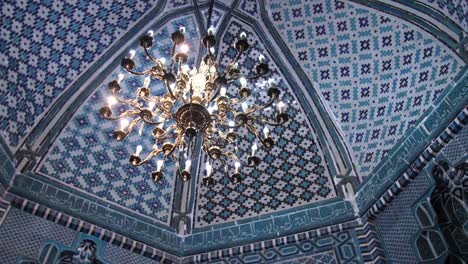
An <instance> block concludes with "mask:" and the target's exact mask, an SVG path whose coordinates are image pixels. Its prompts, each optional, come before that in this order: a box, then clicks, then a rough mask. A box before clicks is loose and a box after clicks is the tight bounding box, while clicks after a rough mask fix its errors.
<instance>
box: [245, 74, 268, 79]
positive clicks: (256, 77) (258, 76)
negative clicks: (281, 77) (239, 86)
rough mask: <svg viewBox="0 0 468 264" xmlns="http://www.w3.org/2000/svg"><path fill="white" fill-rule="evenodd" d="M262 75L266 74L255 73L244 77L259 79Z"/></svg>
mask: <svg viewBox="0 0 468 264" xmlns="http://www.w3.org/2000/svg"><path fill="white" fill-rule="evenodd" d="M263 76H266V73H264V74H257V73H255V74H254V75H252V76H250V77H246V79H247V80H257V79H259V78H260V77H263Z"/></svg>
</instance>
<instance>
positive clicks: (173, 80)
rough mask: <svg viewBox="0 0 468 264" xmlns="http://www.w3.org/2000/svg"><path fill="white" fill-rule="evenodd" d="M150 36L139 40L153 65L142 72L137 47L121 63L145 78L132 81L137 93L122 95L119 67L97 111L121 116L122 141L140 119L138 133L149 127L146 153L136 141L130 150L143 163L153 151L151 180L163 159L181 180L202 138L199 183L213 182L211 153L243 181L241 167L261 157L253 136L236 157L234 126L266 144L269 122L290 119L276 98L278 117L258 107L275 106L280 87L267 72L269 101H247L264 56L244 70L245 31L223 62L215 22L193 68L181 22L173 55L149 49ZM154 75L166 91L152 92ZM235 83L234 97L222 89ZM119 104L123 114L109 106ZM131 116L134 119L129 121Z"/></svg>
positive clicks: (158, 172)
mask: <svg viewBox="0 0 468 264" xmlns="http://www.w3.org/2000/svg"><path fill="white" fill-rule="evenodd" d="M153 35H154V33H153V32H152V31H149V32H148V33H147V34H146V35H145V36H143V37H141V38H140V40H139V44H140V46H141V48H142V50H144V52H145V57H146V59H148V60H150V61H151V63H152V67H151V68H149V69H146V70H144V71H137V70H136V68H137V67H136V62H135V60H134V56H135V54H136V52H135V51H134V50H131V51H130V52H129V54H128V56H127V57H125V58H123V59H122V62H121V66H122V67H123V68H124V69H125V70H126V72H128V73H129V74H130V75H133V76H141V77H142V78H144V81H143V86H142V87H129V88H130V89H133V90H135V91H136V95H135V97H134V98H130V99H124V98H121V97H120V96H119V93H120V91H121V85H120V84H121V81H122V80H123V79H124V75H123V74H119V75H118V78H117V79H116V80H113V81H111V82H110V83H109V84H108V88H109V91H110V93H111V96H109V97H108V98H107V105H106V106H105V107H102V108H101V109H100V114H101V115H102V117H104V118H105V119H109V120H120V128H119V129H117V130H115V131H114V132H113V138H115V139H116V140H117V141H122V140H124V139H125V138H126V137H127V136H128V135H129V134H130V133H131V132H132V131H133V130H134V128H135V127H136V126H138V125H139V124H140V129H139V134H140V136H141V135H142V134H141V133H142V129H143V127H145V128H150V133H151V134H152V137H154V145H153V146H151V147H149V149H150V150H149V154H147V156H146V157H144V158H143V157H142V156H141V153H142V150H143V147H142V146H141V145H138V146H137V147H136V151H135V152H134V153H133V154H132V155H131V156H130V163H131V164H132V165H134V166H140V165H142V164H145V163H147V162H148V161H150V160H151V159H153V158H154V159H156V160H157V161H156V168H155V170H154V171H153V172H152V173H151V176H152V178H153V180H154V181H158V180H160V179H161V178H162V177H163V172H162V171H163V167H164V164H165V162H167V161H168V160H172V162H175V165H176V171H177V173H178V175H179V176H180V177H181V179H182V180H183V181H184V182H186V181H188V180H189V179H190V178H191V166H192V160H193V158H194V154H195V152H196V145H197V144H196V142H197V140H201V141H199V142H201V149H202V151H204V152H205V153H206V154H207V156H208V161H207V162H206V175H204V176H203V178H202V183H203V184H204V185H212V184H213V183H214V180H213V178H212V175H211V174H212V166H213V162H215V161H216V160H219V161H220V162H221V164H222V166H223V167H224V172H225V175H226V176H227V177H229V178H230V180H231V181H232V182H233V183H238V182H240V181H241V180H242V178H243V177H242V176H241V174H240V167H241V166H245V167H255V166H256V165H258V164H259V162H260V159H259V157H257V156H256V152H257V144H256V143H254V144H253V145H251V152H250V155H249V156H248V157H247V160H246V161H242V160H241V159H240V158H239V155H238V153H236V152H237V151H236V150H237V148H236V147H235V144H236V140H237V139H238V138H239V133H238V129H240V128H241V127H245V128H247V130H248V131H249V132H250V133H252V134H253V135H255V137H256V138H257V139H258V141H259V142H260V143H261V144H262V145H263V146H265V147H266V148H271V147H272V146H273V145H274V141H273V139H272V138H271V136H270V131H269V126H279V125H282V124H284V123H285V122H287V121H288V115H287V114H286V113H285V104H284V103H283V102H281V101H279V102H278V103H276V106H277V113H276V120H274V121H270V120H267V119H266V118H265V117H263V116H262V115H261V114H260V112H261V111H263V110H265V109H266V108H270V107H272V106H273V105H274V102H275V101H277V100H278V98H279V95H280V90H279V89H278V87H277V86H276V85H275V84H274V82H273V80H271V79H270V80H269V81H268V84H269V88H268V91H267V95H268V97H269V100H268V102H267V103H266V104H264V105H257V104H254V105H250V106H249V105H248V103H247V98H248V97H249V96H251V94H252V89H251V88H250V86H249V81H255V80H257V79H259V78H261V77H264V76H265V75H266V74H267V73H268V72H269V67H268V64H267V63H266V62H265V57H264V56H263V55H260V56H259V58H258V61H259V63H258V64H257V65H256V67H255V69H254V71H253V72H254V73H253V74H252V75H251V76H247V75H246V76H244V75H242V74H241V71H240V70H239V68H238V60H239V59H240V57H241V56H242V55H243V54H245V52H246V51H247V50H248V49H249V43H248V40H247V35H246V33H245V32H242V33H241V34H240V36H239V39H238V40H237V41H236V42H235V44H234V47H235V49H236V50H237V54H236V56H235V58H234V59H233V61H232V62H231V63H229V64H228V65H227V67H225V68H222V67H220V65H218V63H217V62H216V54H215V49H214V46H215V44H216V38H215V35H214V28H213V27H210V28H209V29H208V30H207V34H206V35H205V36H204V37H203V38H202V40H201V42H202V44H203V47H204V48H205V49H206V55H205V56H204V57H203V59H202V60H201V61H200V63H199V64H198V67H193V68H192V69H190V67H189V66H188V65H187V64H186V63H187V59H188V55H187V53H188V51H189V46H188V45H187V43H186V42H185V28H184V27H180V29H179V30H178V31H176V32H174V33H172V35H171V40H172V43H173V45H172V50H171V54H170V61H165V59H164V58H155V57H154V56H153V55H151V51H150V48H151V47H152V46H153V43H154V39H153ZM155 80H157V81H161V82H162V83H163V84H164V87H165V93H164V95H162V96H153V95H152V89H151V84H152V83H153V81H155ZM232 83H237V84H238V85H239V88H238V91H237V94H238V96H236V97H235V98H231V97H229V96H228V95H227V88H226V87H227V86H228V84H232ZM231 87H232V86H231ZM153 90H154V89H153ZM117 103H120V104H121V106H122V105H123V106H124V107H123V108H122V107H120V108H118V109H125V111H123V112H122V111H118V112H120V113H118V114H117V115H113V110H112V107H113V105H114V104H117ZM128 118H133V120H131V121H129V120H128ZM262 128H263V129H262ZM261 130H263V131H261ZM229 146H231V147H229ZM232 146H234V147H232ZM232 149H234V150H232ZM232 163H234V166H233V167H234V170H232ZM181 164H184V165H185V166H181ZM230 164H231V166H230ZM181 167H183V168H182V169H181ZM230 167H231V168H230ZM230 171H231V173H229V172H230Z"/></svg>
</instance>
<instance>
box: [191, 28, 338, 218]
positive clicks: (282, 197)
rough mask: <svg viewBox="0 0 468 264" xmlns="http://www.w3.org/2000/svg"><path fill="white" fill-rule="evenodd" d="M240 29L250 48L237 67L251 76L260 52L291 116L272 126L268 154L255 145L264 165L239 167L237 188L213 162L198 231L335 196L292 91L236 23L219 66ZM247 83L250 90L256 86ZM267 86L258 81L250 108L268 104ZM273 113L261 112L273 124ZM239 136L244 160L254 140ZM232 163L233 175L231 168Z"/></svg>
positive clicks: (199, 205) (233, 92) (233, 91)
mask: <svg viewBox="0 0 468 264" xmlns="http://www.w3.org/2000/svg"><path fill="white" fill-rule="evenodd" d="M242 31H245V32H246V33H247V35H248V38H249V42H250V47H251V49H250V50H249V51H248V53H247V54H249V57H247V56H246V57H243V58H242V59H241V60H240V61H239V68H240V69H241V71H242V73H243V74H249V73H250V74H252V72H250V71H251V69H253V67H254V66H255V65H256V64H257V60H256V58H257V57H258V56H259V55H260V54H264V55H265V57H266V59H267V62H269V64H270V69H271V74H270V76H269V77H271V78H274V79H275V81H276V82H277V84H278V85H279V86H280V87H281V91H282V94H281V98H282V100H283V101H285V102H287V103H288V104H289V106H288V107H287V112H288V114H289V116H290V117H291V118H290V121H289V122H288V123H287V124H285V125H284V126H280V127H276V128H271V127H270V130H271V131H272V132H271V133H272V137H273V139H274V141H275V142H276V143H275V146H274V147H273V148H272V149H271V151H265V150H264V149H263V147H260V145H259V151H258V156H259V158H260V159H261V160H262V162H261V163H260V165H259V166H258V167H257V168H256V169H250V168H244V169H243V173H244V176H245V179H244V181H243V182H242V183H241V184H238V185H235V184H233V183H231V182H230V181H229V179H228V178H227V177H224V173H223V172H224V170H223V169H221V164H220V163H219V161H216V162H215V163H214V167H213V171H214V179H215V180H216V184H215V186H214V187H212V188H209V189H208V188H206V187H199V198H198V199H197V201H196V210H197V211H196V226H199V227H201V226H206V225H209V224H216V223H221V222H225V221H232V220H237V219H241V218H247V217H252V216H256V215H260V214H265V213H271V212H274V211H277V210H283V209H287V208H291V207H295V206H299V205H303V204H308V203H313V202H318V201H323V200H326V199H329V198H332V197H336V193H335V189H334V186H333V183H332V181H331V176H330V172H329V169H328V167H327V165H326V163H325V161H324V158H323V153H322V147H321V146H320V145H319V143H318V141H317V139H316V135H315V132H314V130H313V128H312V127H311V125H310V123H309V121H308V119H307V117H306V115H305V113H304V111H303V109H302V108H301V106H300V105H299V103H298V102H296V97H295V95H294V93H293V91H292V89H291V87H289V85H288V84H287V83H285V82H284V80H283V79H284V78H283V76H282V75H281V74H280V73H279V69H278V67H277V66H276V65H274V64H273V63H271V62H272V60H271V59H270V57H269V56H270V55H269V54H268V53H267V51H266V50H265V47H264V45H263V44H262V42H261V41H260V40H259V39H258V37H257V36H256V35H255V33H254V31H253V29H252V28H250V27H249V26H246V25H245V24H242V23H241V22H239V21H237V20H233V21H231V22H230V24H229V26H228V28H227V31H226V33H225V34H224V36H223V38H222V43H223V44H222V45H221V47H220V49H219V50H220V55H219V57H220V58H222V59H221V60H220V63H221V64H222V65H227V64H228V63H230V60H231V58H233V57H234V56H235V55H236V52H235V49H234V48H233V47H232V45H231V44H230V43H232V42H233V40H234V39H236V38H237V37H238V35H239V34H240V32H242ZM224 43H225V44H224ZM250 85H251V87H253V85H254V84H253V83H251V84H250ZM267 87H268V84H267V83H266V80H264V79H259V80H258V81H257V83H256V84H255V89H253V94H252V95H251V96H250V97H249V99H248V101H247V103H248V105H252V104H253V103H257V104H265V103H266V102H267V100H268V96H267V95H266V90H267ZM227 90H228V94H229V96H231V97H236V96H237V90H238V86H236V85H230V86H229V87H227ZM276 111H277V110H276V106H274V107H273V108H270V109H268V110H266V111H264V115H265V117H268V118H270V120H271V119H272V118H273V116H275V115H276ZM259 129H262V128H259ZM240 133H241V136H240V140H238V141H239V142H238V145H237V147H238V151H239V153H238V154H239V155H240V157H241V159H242V160H246V159H247V156H248V155H249V153H250V146H251V144H252V143H253V141H254V137H253V136H252V135H250V134H247V133H246V130H245V129H241V130H240ZM257 144H260V143H258V142H257ZM203 159H205V158H203ZM201 164H204V161H203V162H202V163H201ZM230 165H231V173H232V170H233V164H230ZM200 171H201V176H203V175H205V174H206V171H205V169H204V166H203V167H202V168H201V169H200ZM200 178H201V177H200ZM200 186H201V183H200Z"/></svg>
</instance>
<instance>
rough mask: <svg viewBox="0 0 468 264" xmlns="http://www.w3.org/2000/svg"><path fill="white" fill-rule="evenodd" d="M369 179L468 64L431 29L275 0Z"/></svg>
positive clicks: (278, 21)
mask: <svg viewBox="0 0 468 264" xmlns="http://www.w3.org/2000/svg"><path fill="white" fill-rule="evenodd" d="M268 6H269V9H270V17H271V20H272V21H273V24H274V27H275V28H276V30H277V31H278V32H279V33H280V34H281V36H282V37H283V41H284V42H285V43H286V44H287V45H288V47H289V49H290V50H291V52H292V53H293V55H294V56H295V58H296V60H297V61H298V62H299V64H300V65H301V66H302V68H303V69H304V71H305V73H306V74H307V75H308V76H309V78H310V79H311V80H312V81H313V82H314V83H316V84H317V87H315V88H316V89H318V90H319V91H320V92H321V93H322V94H323V96H324V98H325V100H326V101H327V102H328V104H329V105H330V109H331V111H332V113H333V115H334V116H335V119H336V121H337V122H338V124H339V125H340V127H341V129H342V132H343V135H344V136H345V138H346V139H347V141H348V144H349V145H350V146H351V148H352V152H353V156H354V162H355V163H357V167H358V169H359V170H360V172H361V173H362V176H364V177H366V176H367V175H369V173H370V172H371V171H372V170H373V169H374V168H375V167H376V166H377V164H378V163H379V162H380V161H381V160H382V159H383V157H385V155H386V154H387V153H388V152H389V151H390V150H391V149H392V148H393V146H394V145H395V143H396V142H397V141H398V140H399V139H400V138H401V136H402V135H404V134H405V132H406V131H407V130H408V129H409V128H411V127H412V126H413V125H414V124H415V123H416V122H417V120H418V119H419V117H420V116H421V115H422V114H423V113H424V111H425V110H426V109H427V108H428V107H429V106H430V105H431V103H432V102H434V100H435V99H436V98H437V97H438V96H439V95H440V94H441V93H442V92H443V91H444V88H446V87H447V86H448V84H449V83H450V82H451V81H452V80H453V78H454V77H455V76H456V74H457V73H458V72H459V71H460V69H461V68H462V67H463V65H464V64H463V62H462V61H461V60H460V59H459V58H458V57H456V55H454V53H453V52H452V51H450V50H449V49H448V48H447V47H445V46H443V45H441V44H439V42H438V41H437V40H436V39H435V38H433V37H432V36H430V35H429V34H428V33H426V32H424V31H423V30H421V29H419V28H417V27H415V26H413V25H410V24H408V23H405V22H403V21H402V20H400V19H396V18H394V17H391V16H388V15H383V14H379V13H376V12H373V11H371V10H369V9H367V8H363V7H361V6H357V5H355V4H351V3H349V2H342V1H338V0H334V1H324V0H322V1H313V2H303V1H292V0H291V1H281V0H271V1H269V4H268Z"/></svg>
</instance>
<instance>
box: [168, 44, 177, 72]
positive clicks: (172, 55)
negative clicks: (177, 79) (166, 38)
mask: <svg viewBox="0 0 468 264" xmlns="http://www.w3.org/2000/svg"><path fill="white" fill-rule="evenodd" d="M176 47H177V43H176V42H174V43H173V44H172V48H171V65H170V66H169V72H170V73H172V68H173V67H174V61H175V60H174V54H175V49H176Z"/></svg>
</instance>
